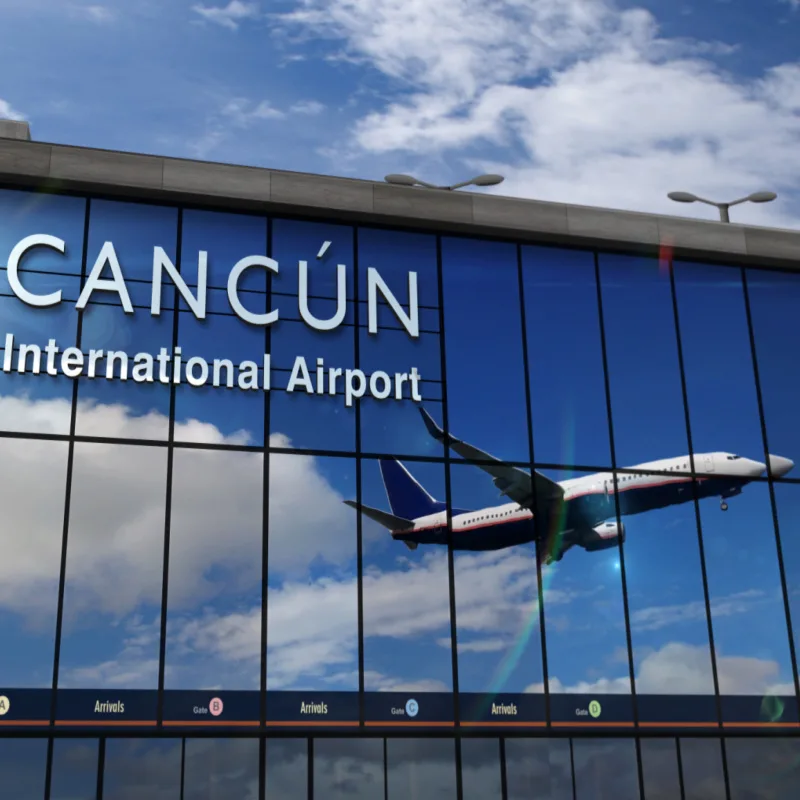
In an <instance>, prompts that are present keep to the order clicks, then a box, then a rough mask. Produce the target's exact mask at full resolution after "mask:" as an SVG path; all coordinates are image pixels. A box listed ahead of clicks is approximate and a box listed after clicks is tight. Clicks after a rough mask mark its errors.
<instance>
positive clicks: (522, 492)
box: [420, 408, 564, 513]
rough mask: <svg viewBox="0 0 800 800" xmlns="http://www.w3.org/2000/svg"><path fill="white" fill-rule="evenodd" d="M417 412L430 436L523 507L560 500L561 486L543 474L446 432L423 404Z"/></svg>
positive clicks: (542, 506) (540, 507)
mask: <svg viewBox="0 0 800 800" xmlns="http://www.w3.org/2000/svg"><path fill="white" fill-rule="evenodd" d="M420 413H421V414H422V419H423V420H424V422H425V427H426V428H427V429H428V433H429V434H430V435H431V436H432V437H433V438H434V439H436V440H437V441H439V442H442V443H443V444H447V445H449V446H450V448H451V449H452V450H453V451H455V452H456V453H458V455H460V456H461V457H462V458H465V459H467V460H468V461H474V462H475V466H476V467H479V468H480V469H482V470H483V471H484V472H488V473H489V475H491V476H492V480H493V482H494V485H495V486H496V487H497V488H498V489H499V490H500V494H504V495H506V496H507V497H509V498H510V499H511V500H513V501H514V502H515V503H518V504H519V505H520V506H522V507H523V508H532V507H533V505H534V498H535V499H536V508H537V509H538V510H540V512H542V513H543V512H544V511H545V509H549V508H550V506H551V505H552V503H553V502H554V501H556V500H561V498H562V497H563V496H564V490H563V489H562V488H561V486H559V484H557V483H556V482H555V481H552V480H550V478H548V477H547V476H545V475H542V474H541V473H540V472H536V471H534V472H533V475H530V474H528V473H527V472H525V471H524V470H521V469H519V468H517V467H512V466H510V465H509V464H506V463H505V462H503V461H500V459H498V458H495V457H494V456H491V455H489V454H488V453H486V452H484V451H483V450H479V449H478V448H477V447H473V446H472V445H471V444H467V443H466V442H462V441H461V440H460V439H456V438H455V437H454V436H451V435H449V434H446V433H445V432H444V431H443V430H442V429H441V428H440V427H439V426H438V425H437V424H436V423H435V422H434V421H433V418H432V417H431V415H430V414H429V413H428V412H427V411H425V409H424V408H420Z"/></svg>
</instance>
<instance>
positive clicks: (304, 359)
mask: <svg viewBox="0 0 800 800" xmlns="http://www.w3.org/2000/svg"><path fill="white" fill-rule="evenodd" d="M270 352H271V354H272V387H273V388H272V391H271V392H270V444H272V445H273V446H277V447H296V448H301V449H319V450H344V451H350V452H352V451H353V450H355V446H356V438H355V436H356V434H355V420H356V414H355V403H356V402H357V400H355V399H353V398H352V397H351V398H349V401H350V405H349V406H348V405H347V400H348V398H346V396H345V394H346V386H347V383H346V380H347V379H346V374H347V373H346V372H345V370H348V369H353V368H354V366H355V327H354V326H352V325H342V326H340V327H338V328H336V329H334V330H332V331H317V330H314V329H312V328H310V327H309V326H308V325H306V324H305V323H302V322H292V321H281V322H279V323H278V324H277V325H276V326H275V327H274V328H273V330H272V333H271V341H270ZM309 381H310V385H309ZM353 385H357V384H356V383H354V384H353ZM290 386H291V388H292V391H291V392H289V391H286V390H287V389H289V388H290ZM331 390H333V394H331Z"/></svg>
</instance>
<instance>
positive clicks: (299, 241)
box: [272, 219, 355, 309]
mask: <svg viewBox="0 0 800 800" xmlns="http://www.w3.org/2000/svg"><path fill="white" fill-rule="evenodd" d="M325 242H330V245H329V246H328V248H327V249H326V250H325V251H324V252H323V254H322V257H321V258H317V255H318V254H319V253H320V251H321V250H322V247H323V244H324V243H325ZM272 257H273V258H274V259H275V260H276V261H277V262H278V264H279V265H280V267H279V268H280V272H279V274H278V275H273V276H272V292H273V303H272V306H273V308H287V309H288V308H290V307H291V306H295V307H296V306H297V294H298V291H299V281H298V277H299V266H298V262H300V261H305V262H306V263H307V264H308V294H309V297H336V296H337V286H338V284H337V266H338V265H339V264H344V265H345V267H346V268H347V271H346V275H347V297H348V298H350V299H352V298H353V286H354V274H355V272H354V269H353V229H352V228H351V227H350V226H349V225H330V224H326V223H320V222H303V221H301V220H292V219H273V221H272ZM275 293H277V294H278V295H280V296H279V297H275Z"/></svg>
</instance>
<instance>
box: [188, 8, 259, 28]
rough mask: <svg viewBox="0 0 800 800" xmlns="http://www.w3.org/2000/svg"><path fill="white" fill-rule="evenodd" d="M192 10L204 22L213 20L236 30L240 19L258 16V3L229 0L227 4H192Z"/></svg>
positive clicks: (224, 26) (217, 23)
mask: <svg viewBox="0 0 800 800" xmlns="http://www.w3.org/2000/svg"><path fill="white" fill-rule="evenodd" d="M192 11H194V12H195V14H199V15H200V16H201V17H202V18H203V19H204V20H205V21H206V22H213V23H214V24H215V25H220V26H221V27H223V28H228V30H232V31H235V30H238V28H239V25H240V24H241V22H242V21H244V20H248V19H255V18H256V17H258V16H259V13H260V11H259V6H258V3H243V2H241V0H231V1H230V3H228V5H227V6H205V5H195V6H192Z"/></svg>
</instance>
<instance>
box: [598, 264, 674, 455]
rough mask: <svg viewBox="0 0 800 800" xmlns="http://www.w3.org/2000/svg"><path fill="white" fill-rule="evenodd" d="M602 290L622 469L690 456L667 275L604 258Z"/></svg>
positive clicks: (617, 450) (617, 449) (646, 266)
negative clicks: (643, 463) (659, 460)
mask: <svg viewBox="0 0 800 800" xmlns="http://www.w3.org/2000/svg"><path fill="white" fill-rule="evenodd" d="M600 286H601V289H602V296H603V322H604V325H605V337H606V357H607V360H608V379H609V385H610V388H611V411H612V414H613V419H614V447H615V453H616V458H617V464H618V465H619V466H620V467H622V466H626V467H627V466H633V465H640V464H641V463H642V462H650V461H653V460H656V459H662V458H671V457H673V456H678V455H684V454H686V453H688V452H689V449H688V447H689V446H688V443H687V439H686V415H685V412H684V406H683V392H682V388H681V375H680V365H679V362H678V344H677V337H676V334H675V316H674V309H673V304H672V287H671V282H670V275H669V270H668V269H666V268H662V267H661V266H660V264H659V261H658V260H657V259H655V258H635V257H628V256H619V255H614V256H608V255H601V256H600ZM633 331H635V332H636V333H635V335H633V333H632V332H633Z"/></svg>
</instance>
